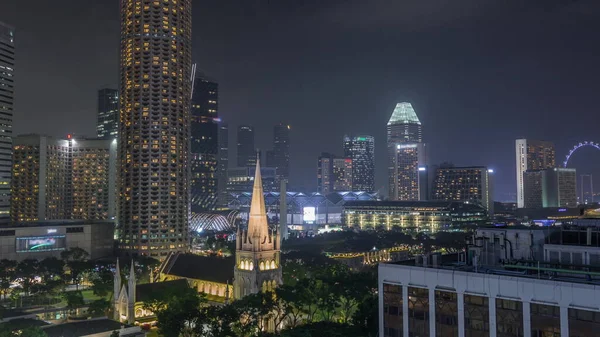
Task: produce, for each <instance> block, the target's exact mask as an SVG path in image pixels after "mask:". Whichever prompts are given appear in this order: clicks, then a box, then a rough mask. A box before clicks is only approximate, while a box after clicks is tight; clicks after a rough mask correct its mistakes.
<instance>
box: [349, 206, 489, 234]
mask: <svg viewBox="0 0 600 337" xmlns="http://www.w3.org/2000/svg"><path fill="white" fill-rule="evenodd" d="M487 218H488V213H487V211H486V209H485V208H484V207H483V206H481V205H476V204H470V203H466V202H456V201H454V202H451V201H349V202H347V203H345V205H344V212H343V220H344V224H345V225H346V226H348V227H356V228H360V229H369V228H372V229H375V228H380V227H382V228H386V229H391V228H392V227H394V226H398V227H402V228H406V229H412V230H415V231H424V232H436V231H438V230H441V229H445V228H450V227H454V226H458V225H477V224H484V223H485V222H486V221H487Z"/></svg>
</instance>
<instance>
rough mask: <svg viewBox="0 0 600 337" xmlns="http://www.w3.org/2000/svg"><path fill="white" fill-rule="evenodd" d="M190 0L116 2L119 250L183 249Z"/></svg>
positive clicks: (155, 253)
mask: <svg viewBox="0 0 600 337" xmlns="http://www.w3.org/2000/svg"><path fill="white" fill-rule="evenodd" d="M191 38H192V0H177V1H150V0H121V50H120V54H121V55H120V58H121V60H120V67H121V71H120V81H121V82H120V86H119V87H120V95H119V109H120V121H119V161H120V171H119V173H120V181H119V190H120V192H119V217H118V220H119V224H118V225H119V233H120V236H119V248H120V250H121V252H122V253H123V254H124V255H128V256H138V255H143V256H155V257H159V258H160V257H164V256H166V255H167V254H168V253H169V252H171V251H180V250H185V249H186V247H187V244H188V219H189V216H190V190H189V185H190V180H189V172H190V167H189V153H190V151H189V147H190V146H189V144H190V106H191V104H190V97H191V82H192V81H191V70H192V61H191V59H192V39H191Z"/></svg>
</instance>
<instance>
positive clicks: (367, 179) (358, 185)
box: [344, 136, 375, 193]
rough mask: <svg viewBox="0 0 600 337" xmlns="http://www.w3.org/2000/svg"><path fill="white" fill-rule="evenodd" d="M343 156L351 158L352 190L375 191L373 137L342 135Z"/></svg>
mask: <svg viewBox="0 0 600 337" xmlns="http://www.w3.org/2000/svg"><path fill="white" fill-rule="evenodd" d="M344 157H345V158H350V159H351V160H352V191H356V192H367V193H373V192H374V191H375V138H374V137H373V136H353V137H352V136H344Z"/></svg>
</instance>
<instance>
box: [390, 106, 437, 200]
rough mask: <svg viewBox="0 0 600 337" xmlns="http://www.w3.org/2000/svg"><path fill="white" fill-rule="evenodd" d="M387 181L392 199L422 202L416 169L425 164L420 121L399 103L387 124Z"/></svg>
mask: <svg viewBox="0 0 600 337" xmlns="http://www.w3.org/2000/svg"><path fill="white" fill-rule="evenodd" d="M387 148H388V180H389V195H390V199H392V200H405V201H410V200H425V199H426V198H425V196H424V195H420V194H422V193H420V192H419V191H420V190H423V188H420V187H419V168H420V167H424V166H425V165H426V164H427V163H426V161H427V154H426V152H425V151H426V146H425V144H423V130H422V126H421V121H420V120H419V117H417V114H416V112H415V110H414V109H413V107H412V105H411V104H410V103H408V102H403V103H398V104H396V107H395V108H394V111H393V112H392V116H391V117H390V119H389V121H388V123H387Z"/></svg>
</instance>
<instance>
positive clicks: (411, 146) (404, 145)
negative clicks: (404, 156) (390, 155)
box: [398, 144, 417, 150]
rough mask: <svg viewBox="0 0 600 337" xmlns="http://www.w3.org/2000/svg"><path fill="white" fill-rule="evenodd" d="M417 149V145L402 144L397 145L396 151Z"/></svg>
mask: <svg viewBox="0 0 600 337" xmlns="http://www.w3.org/2000/svg"><path fill="white" fill-rule="evenodd" d="M416 147H417V144H402V145H398V150H400V149H415V148H416Z"/></svg>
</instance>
